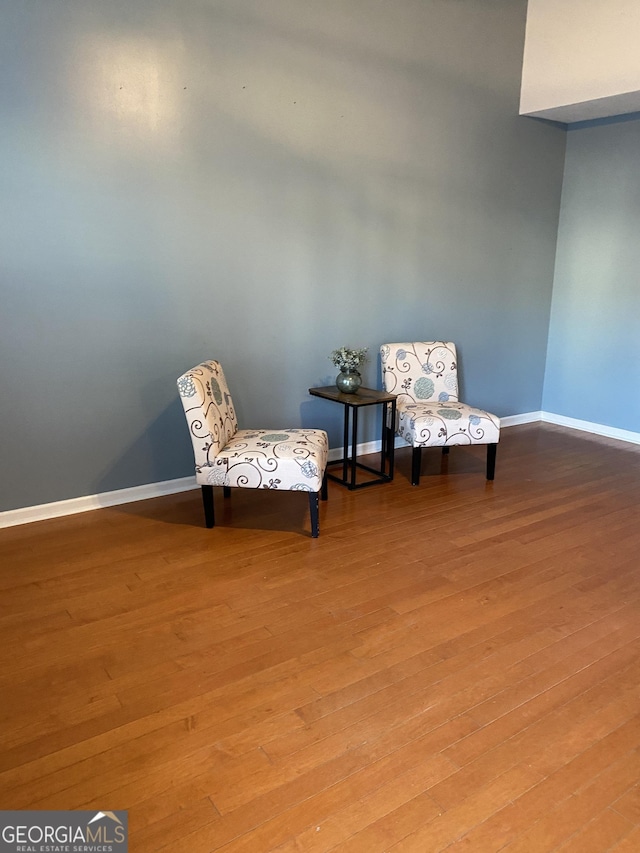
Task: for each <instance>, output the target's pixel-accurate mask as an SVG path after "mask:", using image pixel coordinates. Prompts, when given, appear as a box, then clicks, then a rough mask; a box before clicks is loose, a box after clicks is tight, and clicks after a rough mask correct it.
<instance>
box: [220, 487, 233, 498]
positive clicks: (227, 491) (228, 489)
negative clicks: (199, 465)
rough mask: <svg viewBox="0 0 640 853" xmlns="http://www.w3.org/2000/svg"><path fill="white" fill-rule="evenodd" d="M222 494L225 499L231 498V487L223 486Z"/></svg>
mask: <svg viewBox="0 0 640 853" xmlns="http://www.w3.org/2000/svg"><path fill="white" fill-rule="evenodd" d="M222 494H223V495H224V496H225V498H230V497H231V486H223V487H222Z"/></svg>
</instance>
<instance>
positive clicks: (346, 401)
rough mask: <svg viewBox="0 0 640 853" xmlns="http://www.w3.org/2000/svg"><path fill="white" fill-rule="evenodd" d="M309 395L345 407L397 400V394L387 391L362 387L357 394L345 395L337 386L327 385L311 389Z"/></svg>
mask: <svg viewBox="0 0 640 853" xmlns="http://www.w3.org/2000/svg"><path fill="white" fill-rule="evenodd" d="M309 393H310V394H311V395H312V396H314V397H322V398H323V399H325V400H335V401H336V402H337V403H342V404H343V405H345V406H371V405H373V404H374V403H392V402H393V401H394V400H395V399H396V395H395V394H389V393H387V392H386V391H376V390H375V388H365V387H364V386H362V385H361V386H360V388H358V390H357V391H356V393H355V394H343V393H342V391H338V389H337V388H336V386H335V385H326V386H324V387H321V388H309Z"/></svg>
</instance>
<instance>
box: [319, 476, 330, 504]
mask: <svg viewBox="0 0 640 853" xmlns="http://www.w3.org/2000/svg"><path fill="white" fill-rule="evenodd" d="M328 497H329V492H328V490H327V472H326V471H325V474H324V477H323V478H322V489H321V491H320V498H321V499H322V500H323V501H326V499H327V498H328Z"/></svg>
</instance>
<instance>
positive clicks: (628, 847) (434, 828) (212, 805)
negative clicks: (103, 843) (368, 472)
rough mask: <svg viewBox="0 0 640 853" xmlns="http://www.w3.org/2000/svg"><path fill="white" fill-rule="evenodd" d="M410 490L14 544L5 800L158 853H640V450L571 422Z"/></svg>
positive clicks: (5, 590)
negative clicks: (91, 822)
mask: <svg viewBox="0 0 640 853" xmlns="http://www.w3.org/2000/svg"><path fill="white" fill-rule="evenodd" d="M484 456H485V451H484V448H456V449H454V450H452V452H451V454H450V455H449V456H448V457H442V456H441V455H440V454H439V452H438V451H432V452H428V453H426V454H425V460H424V464H423V476H422V481H421V485H420V486H419V487H418V488H413V487H411V486H410V485H409V480H408V478H409V472H410V455H409V450H408V449H406V450H404V449H403V450H401V451H399V452H398V454H397V473H396V478H395V480H394V482H393V483H392V484H385V485H377V486H373V487H371V488H370V489H364V490H362V491H359V492H355V493H353V492H348V491H347V490H346V489H344V488H342V487H340V486H338V485H335V484H330V486H329V501H328V503H326V504H322V506H321V510H320V512H321V514H320V530H321V532H320V538H319V539H317V540H314V539H312V538H311V537H310V531H309V520H308V503H307V501H306V499H305V496H304V495H302V496H301V495H299V494H295V493H283V494H273V493H270V494H265V493H264V492H259V491H249V490H247V491H237V490H236V491H234V493H233V497H232V498H231V501H225V502H223V498H222V495H221V494H220V495H218V494H216V515H217V520H218V522H219V525H220V526H217V527H216V528H215V529H214V530H206V529H205V528H204V526H203V513H202V506H201V500H200V494H199V492H197V491H193V492H188V493H183V494H180V495H175V496H170V497H167V498H158V499H155V500H151V501H145V502H140V503H137V504H128V505H125V506H120V507H115V508H110V509H103V510H99V511H96V512H90V513H85V514H82V515H76V516H71V517H68V518H64V519H56V520H51V521H45V522H39V523H36V524H31V525H24V526H22V527H15V528H9V529H6V530H3V531H0V557H1V559H2V569H1V571H0V588H1V590H2V594H1V598H0V688H1V691H2V692H1V695H2V700H1V714H0V724H1V734H0V737H1V740H2V749H1V753H0V808H2V809H101V810H105V809H127V810H128V812H129V827H130V850H132V851H135V853H169V851H171V853H208V852H209V851H222V853H241V851H242V853H267V851H273V853H276V852H277V853H301V851H304V853H312V852H315V851H330V850H338V851H342V852H343V853H352V851H353V853H376V851H389V853H400V851H403V853H407V851H408V853H432V851H433V853H435V851H440V850H447V851H458V850H460V851H471V853H493V851H498V850H504V851H508V853H546V851H558V853H560V851H561V853H604V851H609V850H611V851H616V853H631V851H634V853H637V851H638V850H640V573H639V571H638V569H639V567H640V558H639V552H640V511H639V504H640V476H639V475H640V447H635V446H633V445H629V444H623V443H619V442H614V441H609V440H606V439H599V438H596V437H593V436H589V435H586V434H584V433H578V432H574V431H570V430H566V429H561V428H558V427H551V426H549V425H541V424H536V425H529V426H520V427H511V428H509V429H505V430H503V433H502V440H501V443H500V447H499V450H498V462H497V469H496V480H495V482H494V483H492V484H488V483H486V481H485V479H484Z"/></svg>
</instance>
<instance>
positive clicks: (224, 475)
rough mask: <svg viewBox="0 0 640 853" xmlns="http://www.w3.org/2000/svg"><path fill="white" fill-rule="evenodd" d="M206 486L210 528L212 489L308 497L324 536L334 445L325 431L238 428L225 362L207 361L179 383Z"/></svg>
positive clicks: (315, 526) (199, 478)
mask: <svg viewBox="0 0 640 853" xmlns="http://www.w3.org/2000/svg"><path fill="white" fill-rule="evenodd" d="M178 391H179V393H180V399H181V400H182V405H183V406H184V411H185V415H186V418H187V423H188V425H189V433H190V435H191V441H192V443H193V454H194V457H195V463H196V482H197V483H198V484H199V485H200V486H202V499H203V503H204V513H205V524H206V526H207V527H213V526H214V524H215V516H214V507H213V487H214V486H222V487H223V488H224V494H225V497H229V495H230V494H231V488H233V487H236V488H243V489H280V490H293V491H299V492H308V494H309V509H310V513H311V535H312V536H313V537H314V538H316V537H317V536H318V534H319V521H318V509H319V506H318V500H319V498H320V496H322V498H323V500H326V498H327V485H326V477H325V471H326V467H327V455H328V450H329V443H328V438H327V433H326V432H325V431H324V430H320V429H238V422H237V419H236V413H235V410H234V407H233V401H232V399H231V395H230V394H229V388H228V387H227V382H226V380H225V378H224V373H223V371H222V367H221V366H220V363H219V362H217V361H205V362H203V363H202V364H199V365H198V366H197V367H194V368H192V369H191V370H188V371H187V372H186V373H184V374H183V375H182V376H181V377H180V378H179V379H178Z"/></svg>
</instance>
